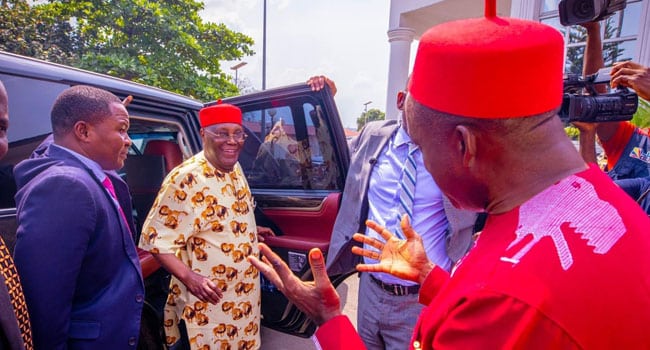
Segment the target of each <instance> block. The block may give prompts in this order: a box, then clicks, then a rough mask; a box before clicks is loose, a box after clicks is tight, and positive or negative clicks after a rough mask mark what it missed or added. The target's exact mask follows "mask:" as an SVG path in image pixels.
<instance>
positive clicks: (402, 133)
mask: <svg viewBox="0 0 650 350" xmlns="http://www.w3.org/2000/svg"><path fill="white" fill-rule="evenodd" d="M411 142H413V141H411V138H410V137H409V134H407V133H406V130H405V129H404V126H403V125H400V126H399V128H397V132H396V133H395V138H394V139H393V145H394V146H395V147H400V146H402V145H408V144H409V143H411Z"/></svg>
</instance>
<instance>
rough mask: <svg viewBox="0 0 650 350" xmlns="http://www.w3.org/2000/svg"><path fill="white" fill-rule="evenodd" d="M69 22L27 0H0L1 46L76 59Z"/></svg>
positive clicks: (21, 52)
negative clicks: (31, 5) (60, 19)
mask: <svg viewBox="0 0 650 350" xmlns="http://www.w3.org/2000/svg"><path fill="white" fill-rule="evenodd" d="M71 31H72V27H71V25H70V23H69V22H65V21H63V22H62V21H59V20H58V18H57V17H56V16H54V15H53V14H52V13H50V12H49V11H43V8H42V7H39V6H37V7H33V8H32V7H30V6H29V4H28V3H27V1H25V0H17V1H6V0H2V1H1V2H0V50H3V51H7V52H13V53H16V54H19V55H24V56H29V57H35V58H39V59H43V60H48V61H53V62H57V63H64V64H71V63H73V55H72V51H73V45H74V36H73V35H70V33H71Z"/></svg>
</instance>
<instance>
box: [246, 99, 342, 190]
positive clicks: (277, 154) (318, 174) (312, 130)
mask: <svg viewBox="0 0 650 350" xmlns="http://www.w3.org/2000/svg"><path fill="white" fill-rule="evenodd" d="M323 118H324V114H323V112H322V110H321V107H320V106H319V105H317V104H314V103H313V102H311V101H305V100H301V99H299V98H296V99H288V100H286V101H282V102H278V101H274V104H273V107H270V108H269V107H260V108H249V109H248V110H244V111H243V124H244V126H245V128H246V130H247V133H248V134H249V137H248V139H247V140H246V143H245V145H244V151H243V152H242V156H241V157H240V164H241V165H242V167H243V169H244V172H245V173H246V176H247V178H248V182H249V184H250V186H251V187H252V188H258V189H263V188H269V189H272V188H278V189H279V188H282V189H314V190H328V189H335V188H336V183H337V174H338V169H337V165H336V164H337V163H336V162H335V161H334V154H333V152H332V147H331V143H332V141H331V139H330V134H331V132H330V130H328V123H326V122H325V121H324V119H323Z"/></svg>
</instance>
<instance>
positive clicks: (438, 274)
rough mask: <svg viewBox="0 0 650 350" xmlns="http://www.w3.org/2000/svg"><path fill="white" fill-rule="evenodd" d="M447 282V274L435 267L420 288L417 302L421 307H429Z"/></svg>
mask: <svg viewBox="0 0 650 350" xmlns="http://www.w3.org/2000/svg"><path fill="white" fill-rule="evenodd" d="M448 280H449V273H448V272H447V271H445V270H443V269H442V268H440V266H438V265H436V266H435V267H434V268H433V270H431V272H429V274H428V275H427V277H426V278H425V279H424V282H423V283H422V286H421V287H420V295H419V299H418V301H419V302H420V304H422V305H429V303H430V302H431V300H433V298H434V297H435V296H436V294H438V292H439V291H440V289H441V288H442V286H443V285H445V283H447V281H448Z"/></svg>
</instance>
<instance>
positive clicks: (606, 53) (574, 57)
mask: <svg viewBox="0 0 650 350" xmlns="http://www.w3.org/2000/svg"><path fill="white" fill-rule="evenodd" d="M603 23H604V26H603V34H604V37H605V38H615V37H617V33H618V31H620V28H617V27H616V23H615V22H614V21H613V20H612V18H611V17H610V18H609V19H607V20H605V21H604V22H603ZM565 30H569V42H570V43H583V44H584V43H586V41H587V30H586V29H585V28H584V27H582V26H579V25H575V26H572V27H567V28H566V29H565ZM620 44H621V42H606V43H604V44H603V60H604V61H605V67H609V66H612V65H613V64H614V63H616V62H619V61H624V60H627V59H630V57H625V56H623V55H624V54H625V48H623V47H622V46H620ZM584 56H585V46H584V45H578V46H571V47H569V48H568V49H567V55H566V60H565V61H564V62H565V63H564V65H565V66H564V70H565V72H567V73H574V74H582V67H583V63H584Z"/></svg>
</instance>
